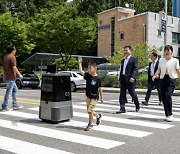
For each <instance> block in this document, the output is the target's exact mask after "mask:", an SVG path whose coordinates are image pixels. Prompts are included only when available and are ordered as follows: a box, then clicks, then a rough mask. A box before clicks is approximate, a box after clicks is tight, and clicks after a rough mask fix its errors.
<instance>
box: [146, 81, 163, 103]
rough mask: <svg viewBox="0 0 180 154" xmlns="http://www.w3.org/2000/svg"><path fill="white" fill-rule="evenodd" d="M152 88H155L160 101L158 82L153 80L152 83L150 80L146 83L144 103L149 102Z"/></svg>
mask: <svg viewBox="0 0 180 154" xmlns="http://www.w3.org/2000/svg"><path fill="white" fill-rule="evenodd" d="M154 88H156V89H157V91H158V96H159V102H161V101H162V98H161V91H160V83H159V80H155V81H152V80H151V81H149V82H148V90H147V92H146V97H145V101H146V102H148V101H149V98H150V97H151V91H152V90H153V89H154Z"/></svg>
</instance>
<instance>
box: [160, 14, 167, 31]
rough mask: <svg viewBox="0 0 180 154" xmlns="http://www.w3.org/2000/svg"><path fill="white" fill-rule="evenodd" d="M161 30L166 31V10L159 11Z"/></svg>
mask: <svg viewBox="0 0 180 154" xmlns="http://www.w3.org/2000/svg"><path fill="white" fill-rule="evenodd" d="M159 19H160V20H159V31H160V32H164V33H166V13H165V12H164V11H160V12H159Z"/></svg>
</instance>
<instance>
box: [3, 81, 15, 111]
mask: <svg viewBox="0 0 180 154" xmlns="http://www.w3.org/2000/svg"><path fill="white" fill-rule="evenodd" d="M17 91H18V88H17V85H16V82H15V81H14V80H8V81H7V89H6V93H5V96H4V101H3V104H2V108H3V109H4V108H6V107H8V100H9V96H10V95H11V94H12V105H13V106H16V105H17V102H16V93H17Z"/></svg>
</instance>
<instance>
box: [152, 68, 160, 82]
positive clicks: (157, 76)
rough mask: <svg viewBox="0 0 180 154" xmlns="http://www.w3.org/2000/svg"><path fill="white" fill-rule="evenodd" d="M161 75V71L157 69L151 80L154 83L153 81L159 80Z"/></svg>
mask: <svg viewBox="0 0 180 154" xmlns="http://www.w3.org/2000/svg"><path fill="white" fill-rule="evenodd" d="M160 73H161V69H160V68H158V69H157V71H156V73H155V74H154V76H153V77H152V80H153V81H154V80H155V79H157V78H159V74H160Z"/></svg>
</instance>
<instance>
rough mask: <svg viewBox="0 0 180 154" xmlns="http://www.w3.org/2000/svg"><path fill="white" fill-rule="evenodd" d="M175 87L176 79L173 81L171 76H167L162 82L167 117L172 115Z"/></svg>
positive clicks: (162, 94)
mask: <svg viewBox="0 0 180 154" xmlns="http://www.w3.org/2000/svg"><path fill="white" fill-rule="evenodd" d="M175 86H176V79H171V78H170V77H169V75H165V76H164V78H163V79H161V81H160V88H161V96H162V102H163V104H164V111H165V115H166V117H167V116H170V115H172V95H173V92H174V89H175Z"/></svg>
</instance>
